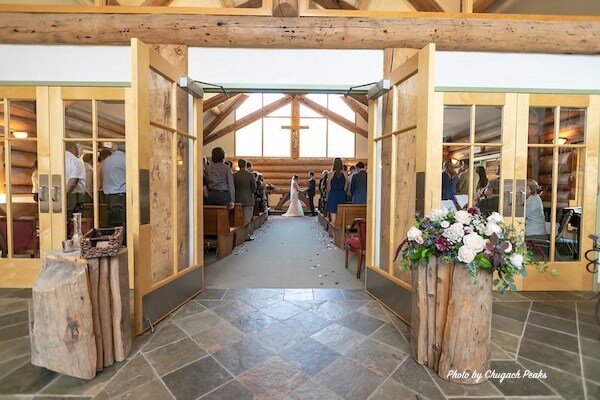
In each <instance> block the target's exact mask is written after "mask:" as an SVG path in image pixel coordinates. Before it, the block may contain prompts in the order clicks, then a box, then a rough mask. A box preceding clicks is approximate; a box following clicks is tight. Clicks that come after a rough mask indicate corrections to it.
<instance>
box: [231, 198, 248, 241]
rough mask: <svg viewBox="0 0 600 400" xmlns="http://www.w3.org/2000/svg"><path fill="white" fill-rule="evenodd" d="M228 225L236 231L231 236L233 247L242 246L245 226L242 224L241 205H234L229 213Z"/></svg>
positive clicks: (244, 237)
mask: <svg viewBox="0 0 600 400" xmlns="http://www.w3.org/2000/svg"><path fill="white" fill-rule="evenodd" d="M229 225H230V226H231V227H234V228H236V229H237V230H236V231H235V233H234V235H233V246H234V247H235V246H240V245H242V244H244V241H245V240H246V224H244V212H243V211H242V203H235V204H234V205H233V209H232V210H230V211H229Z"/></svg>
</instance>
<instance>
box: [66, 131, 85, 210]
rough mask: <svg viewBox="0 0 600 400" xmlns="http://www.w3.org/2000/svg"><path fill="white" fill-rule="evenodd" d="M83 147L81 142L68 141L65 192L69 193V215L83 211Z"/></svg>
mask: <svg viewBox="0 0 600 400" xmlns="http://www.w3.org/2000/svg"><path fill="white" fill-rule="evenodd" d="M81 153H82V149H81V146H80V145H79V143H75V142H67V150H66V151H65V193H66V195H67V216H68V217H71V216H72V215H73V213H76V212H81V211H83V195H84V194H85V187H86V185H85V179H86V174H85V165H84V164H83V161H82V160H81V159H80V158H79V157H80V156H81Z"/></svg>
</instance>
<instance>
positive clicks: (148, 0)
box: [140, 0, 173, 7]
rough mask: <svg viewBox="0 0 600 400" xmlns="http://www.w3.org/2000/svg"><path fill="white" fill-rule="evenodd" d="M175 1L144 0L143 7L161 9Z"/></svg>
mask: <svg viewBox="0 0 600 400" xmlns="http://www.w3.org/2000/svg"><path fill="white" fill-rule="evenodd" d="M172 2H173V0H144V2H143V3H142V4H140V5H141V6H142V7H160V6H168V5H169V4H171V3H172Z"/></svg>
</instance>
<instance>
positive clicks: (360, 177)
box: [350, 161, 367, 204]
mask: <svg viewBox="0 0 600 400" xmlns="http://www.w3.org/2000/svg"><path fill="white" fill-rule="evenodd" d="M356 171H357V172H356V173H355V174H354V175H352V183H351V184H350V194H352V204H367V171H365V164H364V163H363V162H362V161H359V162H358V164H356Z"/></svg>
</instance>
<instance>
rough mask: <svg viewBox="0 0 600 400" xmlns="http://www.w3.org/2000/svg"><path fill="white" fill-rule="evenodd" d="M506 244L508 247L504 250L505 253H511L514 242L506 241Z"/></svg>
mask: <svg viewBox="0 0 600 400" xmlns="http://www.w3.org/2000/svg"><path fill="white" fill-rule="evenodd" d="M506 244H507V245H508V246H507V247H506V249H505V250H504V252H505V253H510V252H511V251H512V244H510V242H506Z"/></svg>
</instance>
